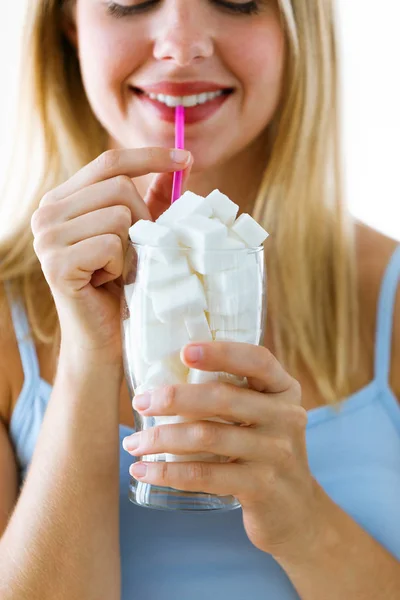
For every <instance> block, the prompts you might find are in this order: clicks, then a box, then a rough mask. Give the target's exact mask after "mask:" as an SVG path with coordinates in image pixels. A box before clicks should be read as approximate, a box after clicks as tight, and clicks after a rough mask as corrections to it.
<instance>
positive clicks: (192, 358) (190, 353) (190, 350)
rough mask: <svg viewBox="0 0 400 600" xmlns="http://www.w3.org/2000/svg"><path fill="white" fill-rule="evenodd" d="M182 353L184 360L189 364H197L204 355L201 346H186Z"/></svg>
mask: <svg viewBox="0 0 400 600" xmlns="http://www.w3.org/2000/svg"><path fill="white" fill-rule="evenodd" d="M184 352H185V358H186V360H188V361H189V362H191V363H195V362H198V361H199V360H201V359H202V358H203V355H204V351H203V348H202V346H186V348H185V350H184Z"/></svg>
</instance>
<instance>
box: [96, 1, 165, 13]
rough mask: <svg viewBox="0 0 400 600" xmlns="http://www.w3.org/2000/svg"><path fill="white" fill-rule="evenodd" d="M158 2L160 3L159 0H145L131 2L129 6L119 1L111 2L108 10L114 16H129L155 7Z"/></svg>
mask: <svg viewBox="0 0 400 600" xmlns="http://www.w3.org/2000/svg"><path fill="white" fill-rule="evenodd" d="M156 4H159V0H145V2H140V3H136V4H130V5H129V6H125V5H122V4H118V3H117V2H109V3H108V6H107V12H108V14H109V15H112V16H113V17H128V16H130V15H137V14H140V13H142V12H145V11H146V10H149V9H151V8H154V6H155V5H156Z"/></svg>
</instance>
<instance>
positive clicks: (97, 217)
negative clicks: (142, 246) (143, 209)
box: [35, 206, 131, 249]
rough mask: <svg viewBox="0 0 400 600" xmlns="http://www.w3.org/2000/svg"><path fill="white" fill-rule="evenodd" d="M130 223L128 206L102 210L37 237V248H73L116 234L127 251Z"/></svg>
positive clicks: (63, 224)
mask: <svg viewBox="0 0 400 600" xmlns="http://www.w3.org/2000/svg"><path fill="white" fill-rule="evenodd" d="M130 223H131V213H130V210H129V209H128V208H127V207H126V206H111V207H108V208H102V209H100V210H95V211H93V212H90V213H86V214H83V215H82V216H80V217H77V218H75V219H72V220H71V221H67V222H66V223H62V224H61V225H55V226H53V227H52V228H49V229H47V230H45V231H44V232H43V233H41V234H39V235H38V236H37V239H36V242H35V243H36V248H37V249H40V248H41V247H46V246H47V247H50V246H53V247H55V246H60V247H62V246H72V245H73V244H77V243H78V242H81V241H83V240H85V239H86V238H90V237H95V236H99V235H104V234H107V233H114V234H116V235H118V236H119V238H120V239H121V242H122V243H123V246H124V249H126V247H127V242H128V230H129V227H130Z"/></svg>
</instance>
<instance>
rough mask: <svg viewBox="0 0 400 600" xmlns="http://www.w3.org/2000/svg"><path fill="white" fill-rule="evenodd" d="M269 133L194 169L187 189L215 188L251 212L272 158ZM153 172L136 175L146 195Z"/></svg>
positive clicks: (204, 191)
mask: <svg viewBox="0 0 400 600" xmlns="http://www.w3.org/2000/svg"><path fill="white" fill-rule="evenodd" d="M268 155H269V151H268V144H267V142H266V136H265V135H263V136H260V137H259V138H257V139H256V140H255V141H254V142H253V143H252V144H251V145H250V146H247V147H246V148H245V149H244V150H242V152H240V153H239V154H236V155H235V156H233V157H231V158H230V159H229V160H227V161H226V162H225V163H222V164H219V165H216V166H215V167H212V168H210V169H208V170H207V171H201V172H196V171H195V167H196V165H194V172H193V171H192V173H191V175H190V177H189V181H188V184H187V186H186V187H187V189H188V190H190V191H191V192H194V193H195V194H199V195H201V196H207V195H208V194H209V193H210V192H212V191H213V190H214V189H219V190H220V191H221V192H222V193H224V194H226V195H227V196H229V198H230V199H231V200H232V201H233V202H235V203H236V204H238V205H239V207H240V212H249V213H251V212H252V210H253V207H254V202H255V199H256V196H257V193H258V190H259V187H260V184H261V181H262V178H263V175H264V171H265V167H266V164H267V161H268ZM152 179H153V175H146V176H144V177H139V178H137V179H135V185H136V187H137V189H138V191H139V193H140V194H141V196H142V197H144V196H145V195H146V192H147V189H148V187H149V186H150V184H151V182H152Z"/></svg>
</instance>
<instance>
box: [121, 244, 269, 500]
mask: <svg viewBox="0 0 400 600" xmlns="http://www.w3.org/2000/svg"><path fill="white" fill-rule="evenodd" d="M264 264H265V263H264V249H263V247H259V248H241V249H234V250H207V251H200V250H197V249H196V250H194V249H190V248H181V247H180V248H162V249H161V248H156V247H152V246H142V245H139V244H134V243H132V242H130V243H129V247H128V251H127V254H126V259H125V265H124V272H123V294H122V295H121V327H122V339H123V357H124V371H125V377H126V379H127V383H128V388H129V392H130V396H131V399H132V400H133V397H134V395H135V394H140V393H143V392H144V391H147V390H152V389H155V388H157V387H161V386H163V385H176V384H180V383H192V384H193V385H194V384H201V383H207V382H210V381H218V380H219V381H225V382H228V383H229V384H231V385H237V386H242V387H243V386H247V381H246V379H245V378H239V377H236V376H234V375H232V374H228V373H209V372H207V373H206V372H204V371H198V370H194V369H188V368H187V367H186V366H185V365H184V364H183V363H182V362H181V360H180V350H181V348H182V347H184V346H185V345H186V344H187V343H190V342H204V341H212V340H214V341H226V342H228V341H235V342H245V343H248V344H255V345H259V344H260V343H261V342H262V338H263V334H264V323H265V317H266V314H265V313H266V282H265V266H264ZM133 412H134V417H135V430H136V431H143V430H146V429H149V428H151V427H155V426H159V425H161V426H162V425H166V424H174V423H182V422H188V421H190V419H185V418H183V417H180V416H169V417H168V416H167V417H166V416H160V417H144V416H142V415H140V414H139V413H138V412H137V411H135V410H134V411H133ZM214 420H216V421H221V420H220V419H214ZM135 460H136V461H139V460H143V461H146V462H150V461H161V462H185V461H186V462H188V461H196V462H197V461H205V462H219V463H221V462H229V460H230V457H222V456H215V455H212V454H205V453H203V454H200V455H199V454H196V455H195V454H192V455H185V456H176V455H172V454H156V455H146V456H141V457H137V458H136V459H135ZM129 498H130V500H131V501H132V502H134V503H135V504H137V505H139V506H145V507H148V508H155V509H162V510H197V511H199V510H200V511H204V510H231V509H235V508H238V507H239V506H240V504H239V502H238V501H237V500H236V498H234V497H233V496H217V495H213V494H208V493H203V492H186V491H181V490H176V489H172V488H165V487H159V486H155V485H151V484H148V483H143V482H140V481H137V480H136V479H135V478H133V477H131V480H130V484H129Z"/></svg>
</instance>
